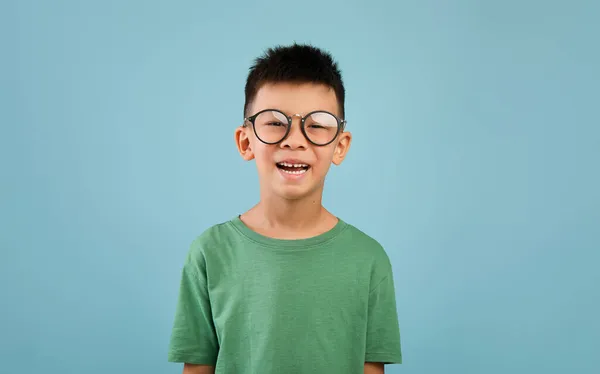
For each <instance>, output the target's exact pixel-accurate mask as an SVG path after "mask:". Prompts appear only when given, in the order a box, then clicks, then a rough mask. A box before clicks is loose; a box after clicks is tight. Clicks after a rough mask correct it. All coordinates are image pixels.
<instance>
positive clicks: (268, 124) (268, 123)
mask: <svg viewBox="0 0 600 374" xmlns="http://www.w3.org/2000/svg"><path fill="white" fill-rule="evenodd" d="M266 125H267V126H274V127H279V126H285V124H283V123H281V122H267V123H266Z"/></svg>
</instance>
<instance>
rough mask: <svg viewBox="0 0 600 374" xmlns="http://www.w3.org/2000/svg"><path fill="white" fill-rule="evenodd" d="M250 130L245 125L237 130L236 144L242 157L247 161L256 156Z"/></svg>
mask: <svg viewBox="0 0 600 374" xmlns="http://www.w3.org/2000/svg"><path fill="white" fill-rule="evenodd" d="M249 131H250V129H249V128H248V127H243V126H239V127H238V128H237V129H236V130H235V145H236V146H237V149H238V152H240V155H241V156H242V158H243V159H244V160H246V161H250V160H252V159H253V158H254V152H253V151H252V144H251V142H250V134H249Z"/></svg>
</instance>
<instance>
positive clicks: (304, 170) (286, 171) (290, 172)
mask: <svg viewBox="0 0 600 374" xmlns="http://www.w3.org/2000/svg"><path fill="white" fill-rule="evenodd" d="M281 171H283V172H284V173H288V174H304V173H306V169H302V170H299V171H290V170H284V169H281Z"/></svg>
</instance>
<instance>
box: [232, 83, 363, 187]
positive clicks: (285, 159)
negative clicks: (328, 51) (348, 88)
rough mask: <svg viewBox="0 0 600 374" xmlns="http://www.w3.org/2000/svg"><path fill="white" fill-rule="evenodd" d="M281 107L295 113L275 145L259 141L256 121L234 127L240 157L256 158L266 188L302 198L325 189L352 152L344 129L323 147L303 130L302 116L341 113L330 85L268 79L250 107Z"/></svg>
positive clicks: (261, 183) (348, 136) (282, 109)
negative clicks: (327, 180)
mask: <svg viewBox="0 0 600 374" xmlns="http://www.w3.org/2000/svg"><path fill="white" fill-rule="evenodd" d="M264 109H278V110H279V111H281V112H283V113H286V114H287V115H288V116H292V126H291V128H290V130H289V133H288V134H287V136H286V137H285V139H284V140H282V141H281V142H279V143H277V144H265V143H263V142H261V141H260V140H259V139H258V138H257V137H256V134H255V132H254V131H253V127H252V125H249V124H248V123H247V122H246V125H247V126H241V127H239V128H238V129H237V130H236V143H237V146H238V150H239V152H240V154H241V155H242V157H243V158H244V159H246V160H252V159H254V160H255V161H256V167H257V169H258V175H259V180H260V186H261V193H262V192H269V193H274V194H276V195H278V196H280V197H282V198H285V199H301V198H306V197H314V195H316V194H319V195H320V194H321V193H322V189H323V185H324V182H325V177H326V175H327V172H328V171H329V167H330V166H331V164H332V163H334V164H336V165H339V164H340V163H341V162H342V161H343V159H344V157H345V155H346V152H347V151H348V148H349V146H350V141H351V135H350V133H349V132H345V131H341V132H340V133H339V134H338V135H337V137H336V139H335V140H334V141H333V142H331V143H330V144H327V145H325V146H318V145H315V144H312V143H311V142H310V141H309V140H308V139H307V138H306V137H305V135H304V134H303V133H302V130H301V125H300V122H301V119H300V116H296V115H295V114H297V113H298V114H300V115H306V114H308V113H311V112H314V111H327V112H330V113H332V114H334V115H335V116H337V117H340V113H339V107H338V102H337V99H336V96H335V92H334V91H333V90H332V89H331V88H330V87H328V86H325V85H321V84H312V83H303V84H298V83H275V84H264V85H263V86H262V87H261V88H260V89H259V90H258V92H257V94H256V97H255V99H254V101H253V102H252V104H251V105H250V107H249V111H250V113H248V114H254V113H258V112H260V111H261V110H264Z"/></svg>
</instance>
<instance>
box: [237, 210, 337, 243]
mask: <svg viewBox="0 0 600 374" xmlns="http://www.w3.org/2000/svg"><path fill="white" fill-rule="evenodd" d="M336 218H337V220H338V222H337V223H336V224H335V226H333V227H332V228H331V229H329V230H328V231H325V232H324V233H322V234H319V235H316V236H312V237H309V238H303V239H277V238H272V237H269V236H266V235H263V234H259V233H258V232H256V231H254V230H252V229H251V228H250V227H248V226H247V225H246V224H245V223H244V222H243V221H242V219H241V218H240V216H239V215H238V216H236V217H234V218H233V219H231V221H230V222H231V224H232V225H233V227H234V228H235V229H236V230H237V231H239V232H240V234H242V235H243V236H245V237H246V238H248V239H250V240H252V241H254V242H256V243H259V244H261V245H265V246H268V247H279V248H298V247H304V248H308V247H314V246H317V245H321V244H324V243H326V242H328V241H330V240H332V239H333V238H335V237H336V236H338V235H339V234H340V233H341V232H342V231H344V229H345V228H346V227H347V226H348V225H347V223H346V222H344V221H343V220H342V219H341V218H339V217H336Z"/></svg>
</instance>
